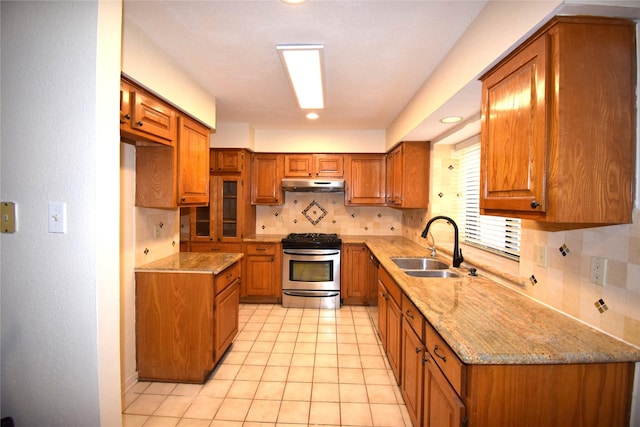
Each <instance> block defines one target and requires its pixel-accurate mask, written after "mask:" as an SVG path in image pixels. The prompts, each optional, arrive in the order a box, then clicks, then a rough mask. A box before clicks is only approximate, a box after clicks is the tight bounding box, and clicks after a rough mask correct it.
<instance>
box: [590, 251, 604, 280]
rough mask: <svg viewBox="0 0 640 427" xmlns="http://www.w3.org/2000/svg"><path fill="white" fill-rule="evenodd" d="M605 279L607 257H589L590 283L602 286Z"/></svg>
mask: <svg viewBox="0 0 640 427" xmlns="http://www.w3.org/2000/svg"><path fill="white" fill-rule="evenodd" d="M606 279H607V259H606V258H602V257H597V256H592V257H591V278H590V279H589V280H591V283H595V284H596V285H600V286H604V284H605V281H606Z"/></svg>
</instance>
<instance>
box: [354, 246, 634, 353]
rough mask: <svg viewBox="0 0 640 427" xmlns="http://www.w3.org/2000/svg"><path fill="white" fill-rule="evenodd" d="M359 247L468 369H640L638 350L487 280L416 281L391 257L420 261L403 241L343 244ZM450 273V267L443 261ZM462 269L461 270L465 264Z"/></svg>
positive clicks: (418, 251) (418, 250) (416, 249)
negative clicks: (627, 365)
mask: <svg viewBox="0 0 640 427" xmlns="http://www.w3.org/2000/svg"><path fill="white" fill-rule="evenodd" d="M342 238H343V242H345V241H346V242H360V243H365V244H366V245H367V246H368V247H369V249H370V250H371V252H372V253H373V255H374V256H375V257H376V258H377V259H378V261H379V262H380V264H381V265H382V267H384V269H385V270H387V272H388V273H389V274H390V275H391V277H392V278H393V279H394V280H395V281H396V282H397V283H398V285H399V286H400V288H401V289H402V291H403V292H404V293H405V294H406V295H407V297H408V298H409V299H410V300H411V301H412V302H413V303H414V305H415V306H416V307H417V308H418V310H420V311H421V312H422V314H423V315H424V317H425V318H426V320H427V321H428V322H429V323H430V324H431V325H432V326H433V327H434V328H435V329H436V331H437V332H438V333H439V334H440V335H441V336H442V338H443V339H444V340H445V341H446V342H447V344H449V346H450V347H451V348H452V349H453V350H454V352H455V353H456V354H457V355H458V357H459V358H460V359H461V360H462V362H464V363H466V364H472V365H473V364H475V365H478V364H482V365H489V364H519V365H523V364H574V363H575V364H581V363H613V362H636V361H640V350H638V349H637V348H636V347H633V346H631V345H628V344H626V343H624V342H622V341H620V340H618V339H616V338H613V337H611V336H609V335H607V334H605V333H603V332H600V331H597V330H596V329H594V328H592V327H590V326H588V325H586V324H583V323H581V322H579V321H577V320H574V319H572V318H570V317H569V316H566V315H564V314H562V313H560V312H557V311H555V310H553V309H551V308H549V307H547V306H545V305H543V304H541V303H539V302H537V301H534V300H533V299H531V298H529V297H528V296H526V295H523V294H520V293H519V292H517V291H515V290H513V289H509V288H507V287H506V286H503V285H500V284H498V283H496V282H494V281H492V280H490V279H488V278H486V277H482V276H475V277H472V276H470V275H469V274H468V270H467V269H465V268H460V269H455V268H451V270H454V271H457V272H458V273H459V274H460V276H461V277H460V278H447V279H440V278H428V279H425V278H418V277H412V276H409V275H407V274H405V273H404V271H403V270H402V269H401V268H399V267H398V266H396V264H395V263H394V262H393V261H392V260H391V258H392V257H411V256H426V255H427V251H426V250H425V248H424V247H422V246H420V245H418V244H417V243H415V242H413V241H411V240H409V239H406V238H403V237H382V236H380V237H375V236H374V237H370V236H366V237H361V236H342ZM444 260H445V261H446V262H447V263H448V264H449V265H451V260H450V259H444ZM463 265H464V264H463Z"/></svg>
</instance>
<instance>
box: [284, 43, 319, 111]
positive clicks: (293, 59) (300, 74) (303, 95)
mask: <svg viewBox="0 0 640 427" xmlns="http://www.w3.org/2000/svg"><path fill="white" fill-rule="evenodd" d="M276 49H277V50H278V53H279V54H280V58H281V59H282V64H283V66H284V68H285V70H286V72H287V76H288V77H289V82H290V83H291V87H292V88H293V91H294V92H295V94H296V98H297V99H298V105H299V106H300V108H302V109H303V110H304V109H313V110H321V109H323V108H324V83H323V76H322V74H323V73H322V51H323V49H324V46H323V45H321V44H320V45H318V44H316V45H277V46H276Z"/></svg>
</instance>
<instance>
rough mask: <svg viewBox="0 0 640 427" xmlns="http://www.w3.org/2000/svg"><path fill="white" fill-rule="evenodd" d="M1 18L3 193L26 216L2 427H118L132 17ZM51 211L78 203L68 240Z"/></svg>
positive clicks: (107, 7) (73, 5)
mask: <svg viewBox="0 0 640 427" xmlns="http://www.w3.org/2000/svg"><path fill="white" fill-rule="evenodd" d="M0 9H1V19H2V21H1V29H2V38H1V50H0V52H1V53H0V54H1V65H2V72H1V80H0V82H1V91H2V100H1V106H2V107H1V110H0V111H1V114H2V115H1V129H2V133H1V140H0V152H1V153H2V157H1V159H0V161H1V164H0V166H1V168H0V170H1V172H0V174H1V180H0V182H1V184H2V186H1V189H0V191H1V198H2V200H9V201H14V202H16V204H17V206H18V231H17V232H16V233H13V234H3V235H1V237H0V247H1V248H2V249H1V251H2V260H1V263H0V266H1V267H0V289H1V292H2V302H1V315H2V322H1V325H2V326H1V330H0V338H1V342H2V346H1V350H2V354H1V358H2V360H1V373H2V377H1V379H2V390H1V392H2V416H11V417H13V418H14V420H15V421H16V425H19V426H38V425H47V426H57V425H60V426H71V425H119V423H120V400H119V397H120V396H119V394H118V391H119V375H118V374H119V372H118V352H119V342H118V332H119V328H118V317H117V311H118V308H117V307H118V305H117V298H116V299H115V300H114V295H116V296H117V293H118V290H117V289H118V277H117V271H118V237H117V234H116V233H113V230H114V229H117V228H118V227H119V220H118V198H117V195H118V191H119V188H118V169H117V167H118V166H117V165H118V163H117V162H118V145H119V143H118V140H119V138H118V133H117V129H115V128H114V126H113V122H115V120H116V115H117V112H116V109H117V108H118V107H117V106H118V97H117V96H114V95H115V94H116V92H117V90H118V87H119V78H118V74H119V65H120V64H119V42H120V36H119V35H120V26H121V24H120V22H121V18H120V16H121V11H120V10H121V4H120V3H119V2H103V3H99V2H1V3H0ZM113 44H115V46H113ZM48 201H63V202H65V203H67V209H68V232H67V233H66V234H51V233H48V232H47V216H48V214H47V202H48ZM114 313H116V314H115V316H114Z"/></svg>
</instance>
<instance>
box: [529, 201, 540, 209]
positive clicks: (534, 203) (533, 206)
mask: <svg viewBox="0 0 640 427" xmlns="http://www.w3.org/2000/svg"><path fill="white" fill-rule="evenodd" d="M538 206H540V203H538V201H537V200H534V201H533V202H531V209H535V208H537V207H538Z"/></svg>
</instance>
